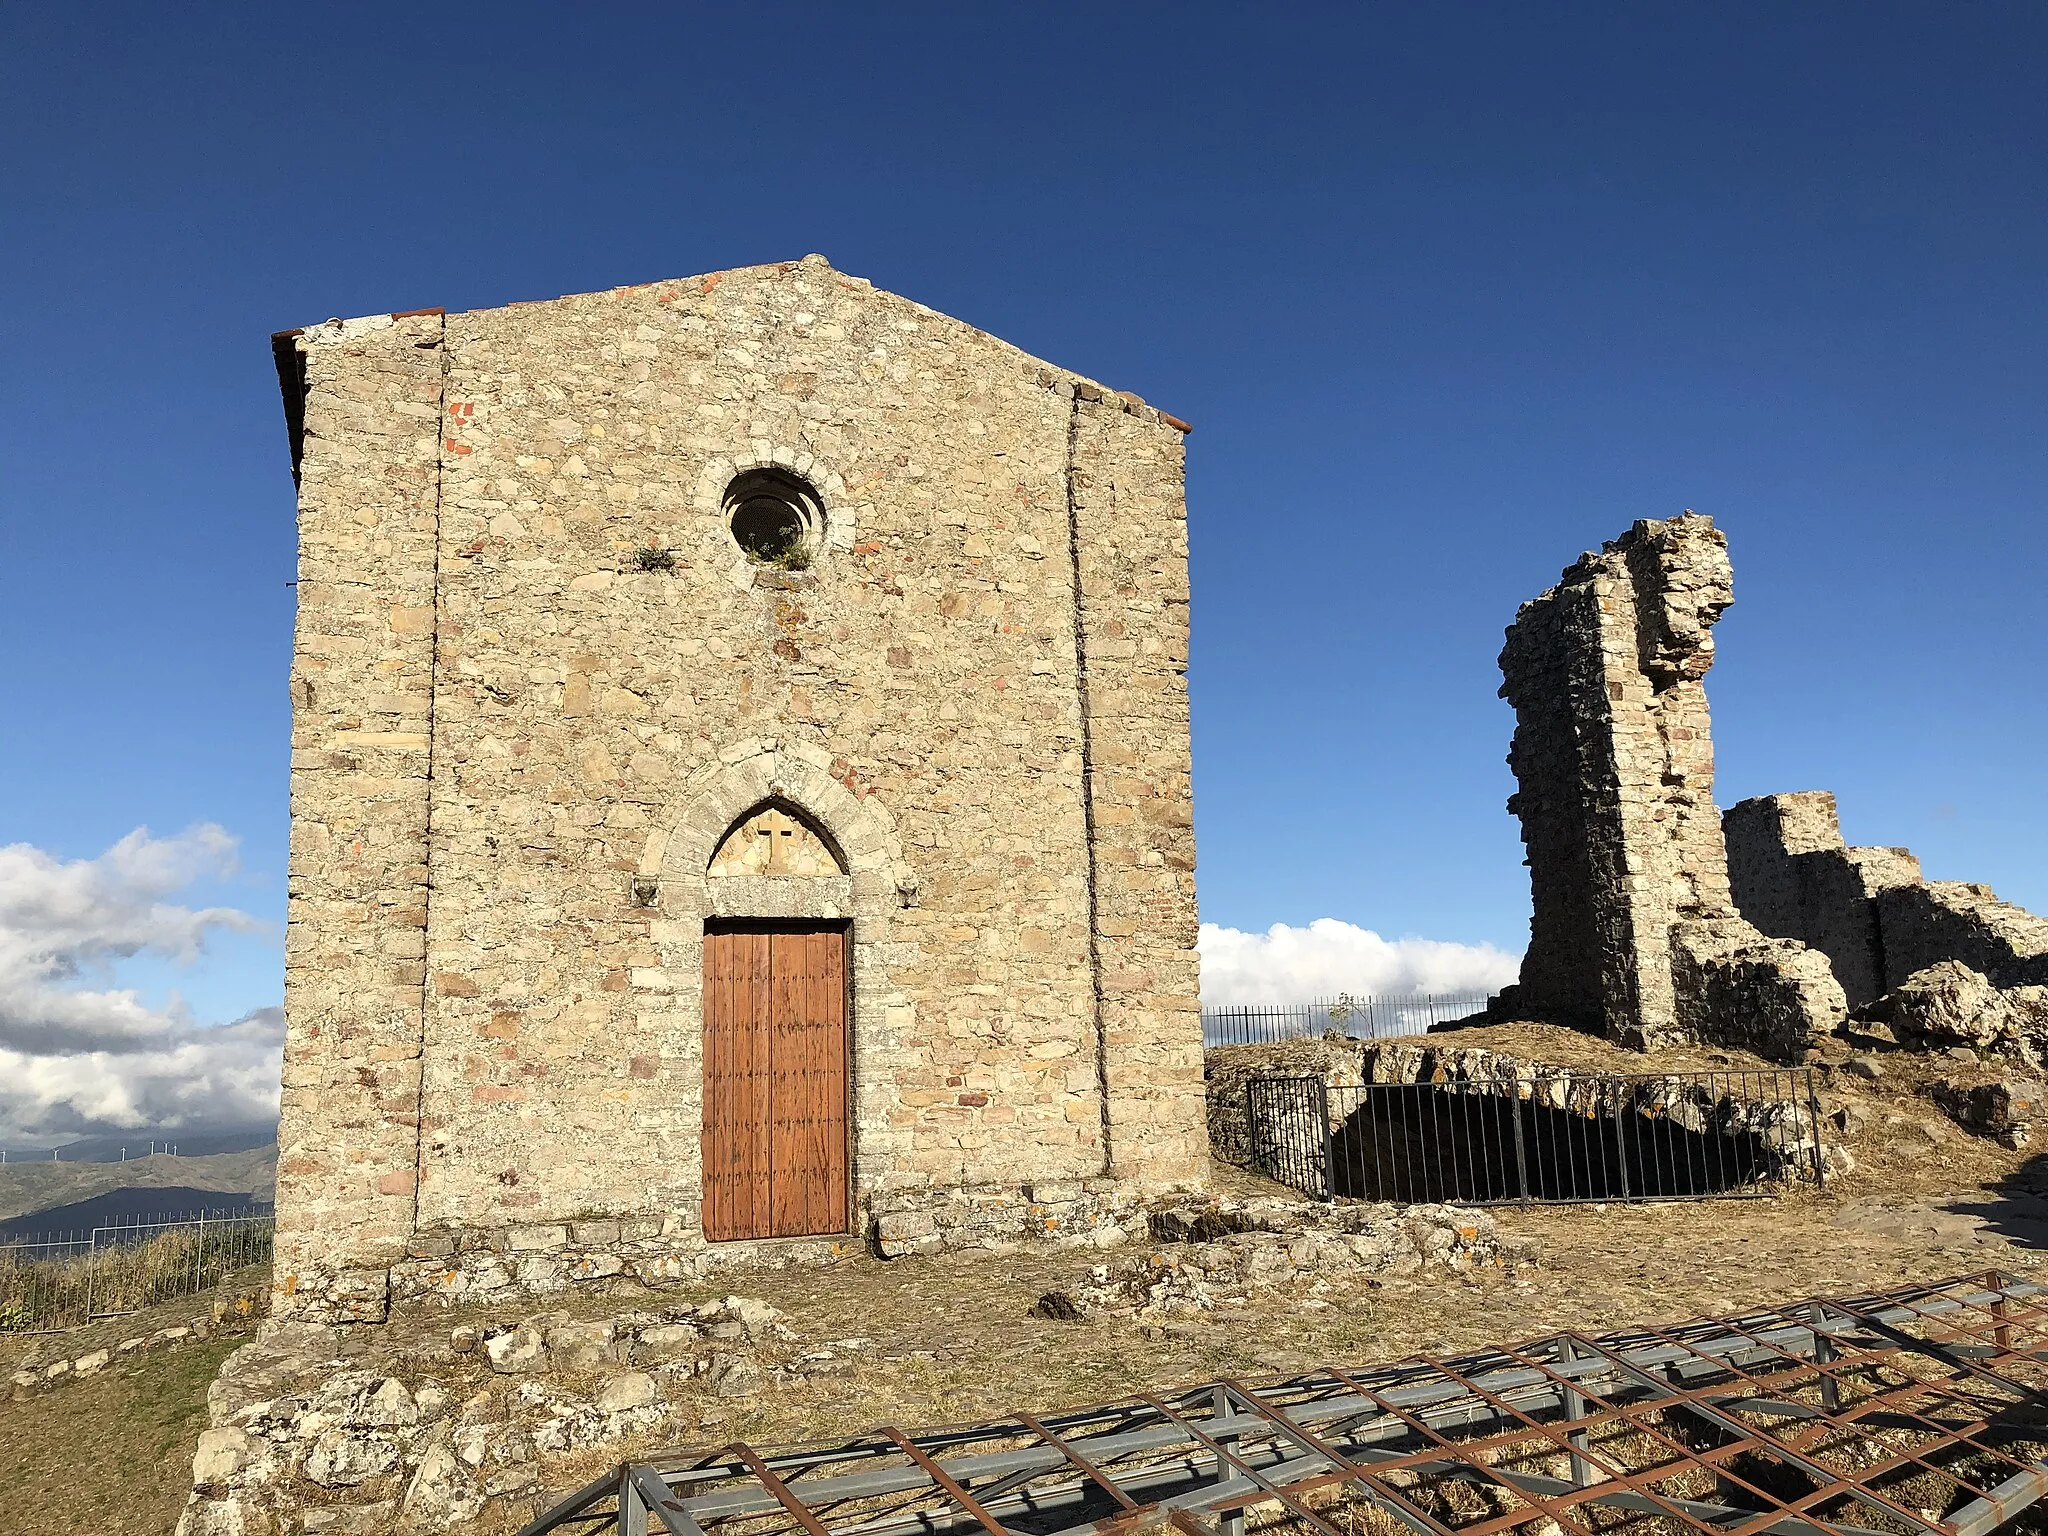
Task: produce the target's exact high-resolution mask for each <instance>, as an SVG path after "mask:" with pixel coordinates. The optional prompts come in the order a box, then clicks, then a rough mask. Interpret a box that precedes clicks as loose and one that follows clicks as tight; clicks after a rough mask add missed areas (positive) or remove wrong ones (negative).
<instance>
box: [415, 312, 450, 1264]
mask: <svg viewBox="0 0 2048 1536" xmlns="http://www.w3.org/2000/svg"><path fill="white" fill-rule="evenodd" d="M434 345H435V347H436V349H437V350H438V351H439V352H440V354H441V393H440V398H439V399H437V400H436V401H435V402H434V565H433V593H432V602H433V605H434V614H433V619H432V621H431V624H430V627H429V629H428V631H427V806H426V815H425V817H424V818H423V819H422V823H421V828H420V836H421V847H422V848H423V849H424V850H425V855H426V868H425V870H424V872H423V873H424V883H423V884H422V885H421V887H420V1014H419V1018H420V1032H419V1068H418V1073H417V1086H416V1087H415V1089H414V1098H413V1111H412V1230H413V1231H414V1232H417V1231H419V1229H420V1186H421V1185H422V1184H423V1183H425V1182H426V1174H427V1146H426V1143H427V1009H428V1008H430V1007H432V1006H433V994H434V988H433V976H432V964H433V955H432V954H431V953H430V952H429V950H428V944H429V942H430V940H431V936H432V934H433V931H434V923H433V919H434V756H435V750H436V748H437V747H438V746H439V742H438V739H437V738H436V735H435V731H434V713H435V709H436V706H437V705H438V704H439V703H440V698H441V492H442V486H443V484H444V483H445V481H446V479H447V471H448V317H447V316H446V315H443V316H441V329H440V335H439V336H438V337H437V338H436V340H435V343H434Z"/></svg>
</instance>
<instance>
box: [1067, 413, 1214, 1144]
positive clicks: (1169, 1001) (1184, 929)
mask: <svg viewBox="0 0 2048 1536" xmlns="http://www.w3.org/2000/svg"><path fill="white" fill-rule="evenodd" d="M1072 441H1073V447H1072V454H1073V471H1072V474H1071V477H1070V484H1071V486H1072V491H1073V527H1072V548H1073V551H1074V553H1075V557H1076V561H1077V573H1076V575H1077V584H1078V587H1079V591H1080V594H1081V602H1080V614H1081V636H1080V645H1081V648H1082V651H1083V653H1084V660H1085V663H1086V670H1087V683H1088V688H1087V700H1086V702H1087V714H1086V717H1085V718H1086V729H1087V743H1086V745H1087V757H1088V768H1087V772H1088V786H1089V795H1088V799H1089V808H1090V818H1089V820H1090V836H1091V839H1092V847H1093V850H1094V893H1095V916H1094V926H1095V932H1096V935H1097V940H1096V942H1097V945H1098V949H1099V954H1098V956H1097V964H1098V969H1099V974H1100V976H1101V995H1100V998H1099V999H1098V1007H1099V1008H1100V1010H1101V1018H1102V1042H1103V1044H1102V1073H1103V1088H1104V1092H1105V1095H1106V1099H1105V1102H1106V1104H1107V1106H1108V1124H1109V1127H1110V1132H1109V1134H1110V1144H1109V1162H1110V1169H1111V1171H1112V1172H1114V1173H1115V1174H1117V1175H1118V1176H1120V1177H1124V1178H1132V1179H1137V1180H1140V1181H1141V1182H1143V1183H1146V1184H1160V1183H1167V1184H1171V1183H1176V1182H1181V1181H1185V1180H1187V1179H1189V1178H1192V1177H1196V1176H1198V1174H1199V1171H1200V1170H1201V1168H1202V1167H1203V1165H1204V1164H1205V1163H1206V1162H1207V1159H1208V1140H1207V1135H1206V1132H1205V1130H1204V1128H1203V1127H1204V1122H1203V1118H1202V1113H1203V1112H1202V1104H1203V1098H1202V1092H1203V1089H1202V1040H1201V997H1200V990H1201V988H1200V980H1199V977H1198V975H1197V967H1196V960H1195V829H1194V784H1193V763H1192V761H1191V758H1190V755H1189V743H1188V691H1187V666H1188V577H1187V559H1188V542H1187V514H1186V509H1185V504H1184V502H1183V500H1182V493H1181V480H1182V458H1181V455H1182V445H1181V439H1180V437H1179V435H1178V434H1177V433H1170V432H1161V431H1159V430H1158V428H1157V427H1156V426H1154V425H1152V424H1151V423H1149V422H1147V421H1146V420H1144V419H1143V418H1141V417H1137V416H1133V415H1132V414H1130V413H1129V412H1128V411H1125V410H1123V409H1120V402H1119V401H1117V400H1115V399H1113V398H1110V399H1105V398H1104V397H1103V396H1102V395H1101V393H1100V392H1099V391H1097V390H1094V389H1093V388H1092V387H1091V386H1088V385H1086V384H1083V385H1082V386H1081V387H1080V392H1079V394H1078V395H1077V397H1076V400H1075V407H1074V417H1073V439H1072ZM1191 1022H1192V1027H1190V1023H1191Z"/></svg>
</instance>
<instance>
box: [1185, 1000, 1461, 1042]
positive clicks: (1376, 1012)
mask: <svg viewBox="0 0 2048 1536" xmlns="http://www.w3.org/2000/svg"><path fill="white" fill-rule="evenodd" d="M1488 1001H1489V998H1488V995H1487V994H1486V993H1484V992H1426V993H1411V994H1407V995H1403V996H1393V997H1363V996H1361V997H1353V996H1350V995H1348V994H1339V995H1338V996H1336V997H1323V998H1316V999H1313V1000H1311V1001H1309V1002H1305V1003H1273V1004H1259V1005H1252V1006H1244V1007H1238V1006H1231V1007H1222V1006H1218V1007H1213V1008H1204V1009H1203V1010H1202V1044H1203V1045H1205V1046H1207V1045H1271V1044H1274V1043H1276V1042H1278V1041H1281V1040H1320V1039H1321V1038H1322V1037H1323V1036H1324V1035H1326V1034H1330V1033H1332V1032H1334V1033H1336V1034H1340V1035H1344V1036H1346V1037H1348V1038H1350V1039H1353V1040H1373V1039H1377V1038H1379V1037H1380V1036H1382V1035H1419V1034H1421V1033H1422V1032H1423V1031H1424V1030H1426V1029H1428V1028H1429V1027H1430V1026H1431V1025H1432V1024H1446V1023H1449V1022H1450V1021H1451V1020H1452V1019H1462V1018H1466V1017H1468V1016H1470V1015H1472V1014H1475V1013H1478V1012H1479V1011H1480V1010H1481V1009H1483V1008H1484V1007H1485V1006H1486V1005H1487V1002H1488Z"/></svg>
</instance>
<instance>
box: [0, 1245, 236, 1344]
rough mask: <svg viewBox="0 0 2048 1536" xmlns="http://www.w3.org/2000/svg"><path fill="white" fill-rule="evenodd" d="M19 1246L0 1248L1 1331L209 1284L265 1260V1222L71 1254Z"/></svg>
mask: <svg viewBox="0 0 2048 1536" xmlns="http://www.w3.org/2000/svg"><path fill="white" fill-rule="evenodd" d="M29 1251H33V1250H29ZM21 1252H22V1250H19V1249H15V1248H0V1334H7V1333H25V1332H29V1331H31V1330H36V1329H48V1328H71V1327H77V1326H82V1325H84V1324H86V1323H89V1322H91V1321H92V1320H93V1319H94V1318H95V1317H98V1316H101V1315H103V1314H106V1313H125V1312H138V1311H141V1310H143V1309H144V1308H147V1307H153V1306H155V1305H157V1304H158V1303H159V1302H163V1301H168V1300H170V1299H172V1298H173V1297H178V1296H191V1295H196V1294H198V1293H200V1292H202V1291H207V1290H210V1289H212V1288H213V1287H214V1286H215V1285H218V1284H219V1283H220V1282H221V1281H222V1280H223V1279H225V1278H226V1277H227V1276H228V1275H231V1274H233V1273H234V1272H235V1271H237V1270H239V1269H244V1268H247V1267H248V1266H249V1265H251V1264H257V1263H264V1264H267V1263H268V1262H269V1258H270V1228H269V1225H268V1223H266V1222H262V1221H247V1222H239V1221H229V1222H220V1223H215V1224H213V1225H212V1226H211V1227H189V1228H188V1227H180V1228H174V1229H172V1230H170V1231H168V1232H164V1233H161V1234H159V1235H158V1236H156V1237H153V1238H151V1239H149V1240H148V1241H147V1242H140V1243H124V1244H121V1245H119V1246H115V1247H106V1248H101V1249H99V1250H97V1251H96V1252H92V1253H89V1254H85V1255H83V1256H81V1257H76V1258H73V1257H64V1258H54V1259H33V1260H26V1261H25V1260H23V1259H22V1258H21V1256H20V1255H21Z"/></svg>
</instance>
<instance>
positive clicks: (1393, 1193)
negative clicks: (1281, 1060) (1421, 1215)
mask: <svg viewBox="0 0 2048 1536" xmlns="http://www.w3.org/2000/svg"><path fill="white" fill-rule="evenodd" d="M1743 1075H1744V1076H1745V1077H1754V1078H1756V1079H1758V1081H1757V1082H1755V1083H1745V1084H1743V1085H1742V1087H1741V1089H1740V1091H1735V1090H1732V1089H1731V1088H1730V1087H1729V1086H1728V1085H1725V1084H1721V1083H1719V1082H1712V1083H1709V1082H1706V1081H1704V1079H1703V1080H1702V1081H1700V1082H1694V1081H1692V1080H1690V1079H1686V1078H1644V1079H1628V1078H1597V1077H1573V1078H1549V1079H1542V1080H1536V1081H1521V1082H1512V1081H1503V1082H1423V1083H1383V1084H1368V1085H1365V1086H1363V1087H1351V1088H1336V1087H1329V1086H1327V1085H1325V1084H1324V1083H1322V1082H1320V1081H1318V1080H1316V1079H1313V1078H1293V1079H1265V1080H1261V1081H1257V1082H1255V1083H1254V1084H1253V1085H1252V1092H1251V1094H1250V1096H1249V1099H1248V1102H1247V1109H1248V1112H1249V1115H1250V1123H1249V1129H1250V1135H1251V1152H1252V1162H1253V1165H1254V1166H1256V1167H1258V1168H1259V1169H1260V1170H1261V1171H1263V1172H1265V1173H1267V1174H1268V1175H1269V1176H1271V1177H1273V1178H1275V1179H1277V1180H1279V1181H1280V1182H1282V1183H1286V1184H1290V1185H1293V1186H1294V1187H1295V1188H1297V1189H1300V1190H1302V1191H1303V1192H1305V1193H1308V1194H1313V1195H1319V1196H1325V1197H1328V1198H1335V1199H1355V1200H1374V1201H1391V1202H1395V1203H1398V1204H1441V1203H1455V1204H1462V1205H1487V1204H1519V1203H1524V1202H1530V1203H1536V1202H1550V1203H1564V1202H1585V1201H1610V1200H1689V1199H1702V1198H1709V1197H1713V1196H1728V1195H1744V1194H1763V1193H1766V1192H1768V1191H1769V1190H1770V1189H1772V1188H1773V1187H1775V1186H1780V1185H1783V1184H1784V1183H1786V1182H1789V1181H1792V1180H1796V1179H1800V1178H1803V1177H1806V1176H1808V1175H1809V1173H1811V1172H1812V1170H1813V1167H1814V1164H1815V1159H1816V1157H1817V1142H1816V1141H1815V1139H1814V1137H1813V1134H1812V1131H1813V1127H1814V1124H1815V1121H1814V1119H1813V1116H1812V1113H1811V1111H1810V1107H1809V1106H1808V1105H1807V1104H1806V1102H1805V1100H1806V1098H1807V1097H1809V1096H1810V1095H1808V1093H1807V1092H1806V1090H1805V1089H1803V1088H1802V1087H1801V1085H1800V1083H1799V1082H1798V1081H1797V1078H1798V1074H1794V1073H1782V1074H1780V1073H1753V1074H1743Z"/></svg>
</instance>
